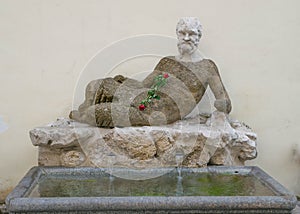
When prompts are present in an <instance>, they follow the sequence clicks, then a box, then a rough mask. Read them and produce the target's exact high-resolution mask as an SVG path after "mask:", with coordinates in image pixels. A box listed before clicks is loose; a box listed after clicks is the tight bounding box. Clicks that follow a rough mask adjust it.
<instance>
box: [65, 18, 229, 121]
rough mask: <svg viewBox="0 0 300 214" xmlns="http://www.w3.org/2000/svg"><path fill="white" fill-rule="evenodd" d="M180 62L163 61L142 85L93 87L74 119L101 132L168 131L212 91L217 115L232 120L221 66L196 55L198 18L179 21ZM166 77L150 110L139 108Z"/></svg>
mask: <svg viewBox="0 0 300 214" xmlns="http://www.w3.org/2000/svg"><path fill="white" fill-rule="evenodd" d="M176 33H177V38H178V50H179V55H178V56H168V57H164V58H162V59H161V60H160V61H159V63H158V64H157V65H156V67H155V68H154V71H153V72H152V73H151V74H150V75H149V76H147V77H146V78H145V79H144V80H143V81H142V82H140V81H137V80H134V79H130V78H126V77H123V76H121V75H118V76H115V77H114V78H105V79H98V80H94V81H91V82H90V83H89V84H88V85H87V87H86V92H85V100H84V102H83V103H82V104H81V105H80V106H79V108H78V110H74V111H72V112H71V113H70V118H71V119H74V120H76V121H78V122H83V123H88V124H90V125H93V126H98V127H126V126H149V125H165V124H169V123H173V122H175V121H177V120H180V119H183V118H184V117H185V116H186V115H188V114H189V113H190V112H191V111H192V110H193V109H194V108H195V106H196V105H197V103H199V102H200V100H201V99H202V97H203V95H204V93H205V91H206V89H207V87H208V86H210V88H211V90H212V92H213V94H214V96H215V98H216V101H215V102H214V106H215V107H216V109H217V110H218V111H221V112H224V113H226V114H228V113H229V112H230V111H231V102H230V99H229V96H228V94H227V92H226V90H225V87H224V85H223V83H222V81H221V77H220V74H219V72H218V69H217V66H216V65H215V63H214V62H213V61H212V60H210V59H204V58H202V57H201V54H200V51H199V50H198V44H199V40H200V38H201V36H202V27H201V24H200V21H199V20H198V19H197V18H192V17H187V18H181V19H180V20H179V22H178V24H177V28H176ZM159 75H166V77H168V78H167V82H166V84H165V85H164V86H163V87H161V88H160V89H159V91H158V92H157V94H156V96H157V97H158V98H159V99H152V100H151V102H150V103H149V105H148V106H147V107H146V108H144V107H143V108H140V105H141V102H142V100H144V99H145V98H147V96H148V94H149V90H150V89H151V87H152V86H153V85H154V79H155V77H157V76H159Z"/></svg>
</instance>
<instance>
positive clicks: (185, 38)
mask: <svg viewBox="0 0 300 214" xmlns="http://www.w3.org/2000/svg"><path fill="white" fill-rule="evenodd" d="M184 40H185V41H189V40H190V35H189V34H188V33H186V34H185V36H184Z"/></svg>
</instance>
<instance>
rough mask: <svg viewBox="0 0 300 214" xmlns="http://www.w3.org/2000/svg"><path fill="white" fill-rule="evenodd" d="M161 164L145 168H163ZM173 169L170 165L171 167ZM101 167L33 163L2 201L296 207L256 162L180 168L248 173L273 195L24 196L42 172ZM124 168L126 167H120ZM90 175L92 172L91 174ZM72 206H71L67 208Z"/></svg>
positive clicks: (86, 206)
mask: <svg viewBox="0 0 300 214" xmlns="http://www.w3.org/2000/svg"><path fill="white" fill-rule="evenodd" d="M164 169H165V168H158V169H147V170H164ZM173 169H174V168H173ZM105 170H107V169H105V168H93V167H78V168H68V167H49V166H47V167H41V166H39V167H33V168H32V169H31V170H29V172H28V173H27V174H26V176H25V177H24V178H23V179H22V180H21V181H20V183H19V184H18V185H17V186H16V188H15V189H14V190H13V191H12V192H11V193H10V194H9V196H8V197H7V198H6V205H7V208H8V210H9V211H10V212H18V211H19V212H20V211H22V212H24V211H31V212H38V211H43V210H51V211H62V210H65V211H70V210H78V211H90V210H91V211H96V210H103V211H114V210H127V211H132V210H141V209H144V210H178V209H180V210H197V209H198V210H199V209H201V210H205V209H211V210H214V209H216V210H217V209H224V210H241V209H250V210H251V209H252V210H255V209H262V208H264V209H268V208H272V209H276V210H292V209H294V208H295V207H296V204H297V199H296V197H295V196H294V195H293V194H291V193H290V192H289V191H288V190H287V189H286V188H285V187H283V186H282V185H281V184H279V183H278V182H277V181H276V180H274V179H273V178H272V177H270V176H269V175H268V174H266V173H265V172H264V171H263V170H261V169H260V168H259V167H256V166H230V167H227V166H209V167H207V168H183V170H186V171H189V172H215V173H232V174H234V173H235V172H236V171H238V172H239V173H241V174H249V173H250V174H252V175H254V176H256V177H259V178H263V179H264V183H266V184H267V186H269V187H270V188H271V189H272V190H273V191H274V192H275V194H276V195H275V196H180V197H179V196H163V197H162V196H141V197H137V196H135V197H116V196H114V197H65V198H58V197H57V198H27V196H28V195H29V194H30V192H31V191H32V189H33V188H34V186H35V185H36V183H37V182H38V179H39V178H40V176H41V175H43V174H48V173H54V174H61V173H67V174H68V173H69V174H70V175H71V174H72V173H73V174H74V173H79V174H86V173H87V172H96V173H97V172H98V173H99V172H100V173H103V172H105ZM123 170H127V171H128V169H123ZM93 175H94V174H93ZM70 206H72V208H70Z"/></svg>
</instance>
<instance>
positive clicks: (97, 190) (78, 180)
mask: <svg viewBox="0 0 300 214" xmlns="http://www.w3.org/2000/svg"><path fill="white" fill-rule="evenodd" d="M272 195H275V193H274V192H273V191H272V190H271V189H269V188H268V187H266V186H265V185H264V184H263V183H261V182H260V181H259V180H258V179H257V178H256V177H254V176H251V175H239V174H219V173H187V172H183V173H182V179H180V180H179V179H178V177H177V173H176V172H171V173H168V174H165V175H163V176H160V177H157V178H152V179H149V180H138V181H136V180H126V179H122V178H117V177H114V178H113V179H110V177H109V175H108V174H103V175H101V176H95V175H91V176H88V177H87V176H85V177H82V176H76V175H67V176H47V175H44V176H42V177H41V178H40V180H39V182H38V184H37V186H36V187H35V189H34V190H33V191H32V193H31V194H30V196H29V197H108V196H109V197H111V196H113V197H121V196H272Z"/></svg>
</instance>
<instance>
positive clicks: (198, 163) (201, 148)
mask: <svg viewBox="0 0 300 214" xmlns="http://www.w3.org/2000/svg"><path fill="white" fill-rule="evenodd" d="M30 138H31V140H32V143H33V145H34V146H38V147H39V160H38V162H39V165H40V166H69V167H77V166H95V167H129V168H147V167H170V166H176V165H179V164H180V165H182V166H187V167H203V166H206V165H227V166H229V165H244V162H245V161H246V160H251V159H254V158H255V157H256V155H257V151H256V138H257V137H256V134H255V133H254V132H253V131H252V130H251V129H250V128H249V127H248V126H247V125H245V124H244V123H241V122H238V121H233V120H231V119H228V116H227V115H225V114H224V113H221V112H214V113H213V114H212V115H198V116H196V117H194V118H187V119H184V120H181V121H178V122H176V123H173V124H170V125H166V126H143V127H125V128H113V129H104V128H97V127H92V126H89V125H87V124H83V123H78V122H75V121H72V120H70V119H65V118H61V119H58V120H57V121H55V122H53V123H51V124H49V125H47V126H44V127H39V128H35V129H33V130H31V131H30Z"/></svg>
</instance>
